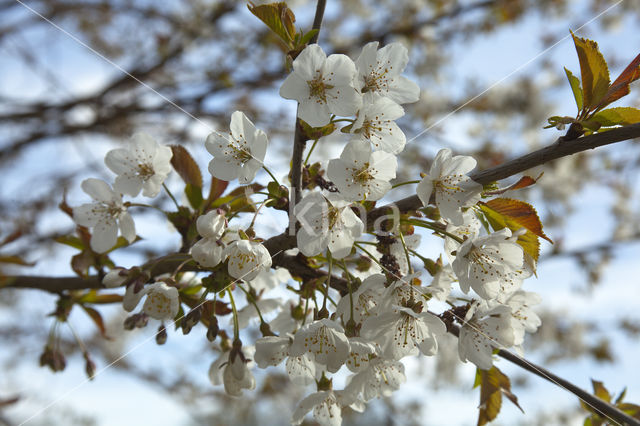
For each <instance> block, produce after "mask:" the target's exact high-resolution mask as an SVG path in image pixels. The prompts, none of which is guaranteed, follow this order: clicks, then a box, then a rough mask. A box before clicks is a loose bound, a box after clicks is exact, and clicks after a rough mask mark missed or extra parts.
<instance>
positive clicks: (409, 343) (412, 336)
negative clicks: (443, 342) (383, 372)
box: [360, 305, 446, 360]
mask: <svg viewBox="0 0 640 426" xmlns="http://www.w3.org/2000/svg"><path fill="white" fill-rule="evenodd" d="M445 332H446V327H445V325H444V323H443V322H442V321H441V320H440V319H439V318H438V317H436V316H435V315H433V314H430V313H428V312H415V311H414V310H413V309H411V308H407V307H404V306H397V305H393V306H392V307H391V308H390V309H387V310H385V311H383V312H380V313H378V315H377V316H373V317H370V318H367V320H366V321H365V322H364V324H362V328H361V330H360V333H361V335H362V336H363V337H365V338H369V339H374V340H375V341H376V342H378V343H379V344H380V346H381V348H382V350H383V356H384V358H386V359H389V360H399V359H401V358H403V357H405V356H407V355H415V354H417V352H418V350H419V351H420V352H422V353H423V354H424V355H434V354H435V353H436V352H437V351H438V341H437V338H438V336H441V335H443V334H444V333H445Z"/></svg>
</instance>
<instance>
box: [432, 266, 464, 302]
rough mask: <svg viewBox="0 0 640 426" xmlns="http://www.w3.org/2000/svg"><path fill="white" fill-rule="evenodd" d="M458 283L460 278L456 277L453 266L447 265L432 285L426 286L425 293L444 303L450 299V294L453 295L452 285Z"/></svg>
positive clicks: (435, 276) (435, 277)
mask: <svg viewBox="0 0 640 426" xmlns="http://www.w3.org/2000/svg"><path fill="white" fill-rule="evenodd" d="M456 281H458V277H456V275H455V273H454V272H453V268H451V265H450V264H447V265H444V266H443V267H442V268H441V269H440V270H439V271H438V272H436V274H435V275H434V276H433V280H432V281H431V284H429V285H428V286H426V287H425V288H424V291H425V293H429V294H431V295H432V296H433V297H435V298H436V299H438V300H440V301H443V302H444V301H445V300H447V298H448V297H449V293H451V284H453V283H454V282H456Z"/></svg>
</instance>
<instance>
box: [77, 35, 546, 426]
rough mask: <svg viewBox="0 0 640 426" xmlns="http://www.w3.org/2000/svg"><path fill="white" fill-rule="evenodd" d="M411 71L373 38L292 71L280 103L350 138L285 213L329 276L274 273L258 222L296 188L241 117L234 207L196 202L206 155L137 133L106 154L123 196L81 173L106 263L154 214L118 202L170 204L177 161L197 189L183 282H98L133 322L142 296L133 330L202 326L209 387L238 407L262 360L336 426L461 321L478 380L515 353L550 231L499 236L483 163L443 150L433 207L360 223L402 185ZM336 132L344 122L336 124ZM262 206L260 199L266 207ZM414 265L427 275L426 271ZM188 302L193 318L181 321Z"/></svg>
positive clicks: (303, 248) (233, 168)
mask: <svg viewBox="0 0 640 426" xmlns="http://www.w3.org/2000/svg"><path fill="white" fill-rule="evenodd" d="M407 62H408V52H407V49H406V48H405V47H404V46H402V45H401V44H399V43H392V44H389V45H387V46H384V47H382V48H380V49H379V48H378V43H376V42H373V43H369V44H368V45H366V46H365V47H364V48H363V50H362V53H361V54H360V56H359V57H358V58H357V59H356V60H355V61H353V60H352V59H351V58H349V57H348V56H345V55H329V56H326V55H325V53H324V52H323V51H322V48H321V47H320V46H318V45H315V44H313V45H310V46H308V47H306V48H305V49H304V50H302V51H301V52H300V54H299V55H298V56H297V58H296V59H295V60H294V61H293V63H292V68H293V71H292V72H291V74H290V75H289V76H288V77H287V78H286V79H285V81H284V83H283V84H282V87H281V89H280V94H281V96H283V97H284V98H286V99H293V100H296V101H297V102H298V105H299V115H298V119H299V120H300V122H301V126H302V127H303V128H305V129H311V130H310V131H307V132H306V135H305V138H306V139H313V140H315V141H316V142H317V141H318V139H319V136H317V135H318V134H321V135H327V134H330V133H332V132H338V131H341V133H343V134H344V135H345V136H344V138H345V145H344V149H343V151H342V153H341V155H340V157H339V158H335V159H331V160H330V161H328V163H326V169H325V168H323V167H322V164H320V163H316V164H314V165H311V166H310V165H308V164H306V162H305V164H301V163H300V162H301V159H298V163H297V164H296V160H295V159H294V162H293V167H305V169H306V170H307V171H309V173H311V170H313V173H315V174H316V177H317V178H318V179H316V180H315V181H314V180H312V179H307V180H306V181H304V182H303V187H302V188H301V190H302V191H303V194H301V195H302V198H301V201H300V202H299V203H298V204H295V205H294V206H293V208H289V211H290V214H291V215H292V216H293V218H294V223H295V222H297V226H296V227H295V229H294V231H295V232H296V238H295V240H296V247H295V248H293V249H291V250H290V253H289V254H290V255H296V253H297V256H296V257H295V259H296V261H298V262H302V263H304V264H305V265H308V266H311V267H313V268H321V267H323V266H326V272H325V273H324V274H321V275H320V276H319V277H315V278H308V277H300V276H297V274H295V273H293V274H289V272H288V271H287V265H280V266H283V268H280V269H274V270H271V266H272V256H275V255H277V254H278V253H269V251H268V250H267V248H266V247H265V245H264V244H263V243H264V240H263V239H261V238H260V237H258V236H257V235H256V230H255V229H254V224H255V223H256V221H259V220H260V213H261V209H263V208H276V209H277V208H280V209H281V210H284V208H283V206H282V198H283V196H285V198H288V196H289V189H288V188H287V187H286V186H282V185H280V183H279V182H278V181H277V180H276V178H275V177H273V174H272V173H271V172H270V171H269V170H268V169H267V168H266V167H265V166H264V164H263V162H264V158H265V153H266V150H267V146H268V138H267V135H266V134H265V133H264V132H263V131H261V130H259V129H257V128H256V127H255V125H254V124H253V123H252V122H251V121H250V120H249V119H248V118H247V117H246V116H245V114H243V113H242V112H239V111H236V112H234V113H233V114H232V115H231V123H230V132H229V133H228V134H222V133H218V132H214V133H212V134H211V135H210V136H209V137H208V138H207V140H206V143H205V146H206V148H207V150H208V151H209V152H210V153H211V154H212V155H213V159H211V161H210V163H209V168H208V170H209V172H210V174H211V176H212V177H213V181H212V182H225V184H224V187H226V185H227V183H226V182H228V181H233V180H236V179H237V180H238V183H239V184H240V185H244V186H240V187H238V190H234V191H232V192H231V194H233V193H236V194H237V195H236V196H235V197H231V196H227V197H223V194H222V192H224V188H223V189H222V192H221V193H219V194H216V198H215V199H208V200H206V201H207V202H203V200H202V199H201V198H202V197H200V198H198V197H193V182H195V180H194V179H193V178H192V177H191V178H189V177H187V178H185V176H188V175H189V173H185V172H184V170H183V168H182V169H181V166H179V165H178V164H184V163H185V161H186V162H187V163H189V161H191V163H193V164H192V165H190V166H189V167H191V169H192V170H191V172H193V168H194V167H195V168H197V165H195V162H194V161H193V160H192V159H191V157H190V156H188V154H185V153H184V152H183V151H181V150H172V148H170V147H167V146H161V145H159V144H158V143H157V142H155V141H154V140H153V139H152V138H151V137H150V136H148V135H145V134H138V135H135V136H134V137H133V138H132V140H131V143H130V144H129V147H128V148H121V149H115V150H113V151H111V152H109V153H108V154H107V155H106V158H105V163H106V164H107V166H108V167H109V168H110V169H111V170H112V171H114V172H115V173H116V174H117V177H116V179H115V182H114V184H113V187H111V186H110V185H109V184H108V183H106V182H104V181H100V180H97V179H87V180H86V181H85V182H83V184H82V188H83V189H84V191H85V192H86V193H87V194H89V195H90V196H91V197H92V198H93V199H94V202H93V203H90V204H84V205H81V206H79V207H76V208H75V209H73V217H74V219H75V221H76V223H77V224H78V225H79V226H80V227H88V228H91V236H90V247H91V249H92V250H93V251H94V252H96V253H97V254H100V253H105V252H109V251H111V250H112V249H114V247H116V248H117V246H116V244H117V243H118V239H117V234H118V229H119V230H120V233H121V234H122V236H123V237H124V239H125V240H126V241H125V242H124V243H123V244H124V245H126V244H127V243H133V242H134V241H135V240H136V233H135V225H134V222H133V219H132V216H131V215H130V213H129V211H128V209H129V207H131V206H144V205H143V204H135V203H131V202H124V201H123V198H122V197H123V195H129V196H137V195H138V194H139V193H140V192H141V191H142V195H144V196H146V197H156V196H158V194H159V193H160V190H161V189H162V187H163V184H164V180H165V179H166V177H167V176H168V174H169V172H170V170H171V166H172V165H173V166H174V168H176V170H178V172H179V173H180V174H181V176H182V177H183V179H185V182H186V183H187V188H186V189H185V192H188V191H192V192H191V193H189V192H188V193H187V196H188V198H189V195H191V198H189V202H190V204H191V208H189V207H186V206H180V205H178V204H177V202H176V206H177V208H178V212H177V213H176V214H177V216H175V215H176V214H174V213H167V217H169V219H170V220H171V221H172V222H173V223H174V225H176V228H177V230H178V231H179V232H180V233H181V234H182V236H183V242H184V243H185V244H186V245H184V246H183V249H182V250H181V251H182V252H183V253H177V254H176V256H181V257H180V259H182V262H181V263H180V265H179V266H178V267H177V268H176V269H175V270H174V271H173V273H169V274H164V275H158V276H153V274H151V273H150V271H148V270H145V268H129V269H124V268H113V269H111V271H110V272H108V273H107V274H106V276H105V278H104V280H103V283H104V285H105V286H107V287H118V286H125V287H126V291H125V294H124V298H123V307H124V309H125V310H127V311H129V312H133V311H135V310H136V308H137V306H138V305H139V303H140V301H141V300H142V298H143V297H144V298H145V301H144V303H143V305H142V308H141V310H140V311H139V312H138V313H134V314H133V315H132V316H131V317H129V318H128V319H127V321H125V327H126V328H134V327H143V326H145V325H147V323H148V319H149V318H152V319H155V320H159V321H162V324H161V325H160V328H159V332H158V335H157V341H158V343H164V341H165V340H166V337H167V335H166V327H165V324H164V323H165V322H166V321H170V322H171V321H172V322H176V323H178V324H179V325H180V326H181V328H182V330H183V332H184V333H188V332H190V331H191V329H192V328H193V327H194V326H196V325H198V324H200V323H202V324H204V325H205V327H206V330H207V331H206V336H207V338H208V339H209V340H211V341H215V340H216V339H219V341H220V349H221V355H220V357H219V359H218V360H216V361H214V362H213V363H212V364H211V368H210V370H209V376H210V379H211V382H212V383H213V384H216V385H217V384H224V388H225V390H226V391H227V393H228V394H230V395H233V396H240V395H242V392H243V389H253V388H254V387H255V385H256V382H255V378H254V376H253V373H252V368H253V367H254V366H255V365H257V366H258V367H260V368H266V367H269V366H277V365H280V364H282V363H284V365H285V368H286V371H287V373H288V375H289V377H290V379H291V381H292V382H293V383H295V384H298V385H301V386H309V385H312V384H314V385H315V389H314V391H313V392H312V393H311V394H309V395H308V396H307V397H306V398H304V399H303V400H302V401H301V402H300V404H299V405H298V408H297V409H296V410H295V412H294V413H293V417H292V422H293V423H294V424H299V423H301V422H302V421H303V419H304V417H305V415H306V414H307V413H308V412H309V411H312V412H313V416H314V418H315V419H316V421H318V422H319V423H320V424H327V425H335V424H340V423H341V410H342V408H343V407H351V408H352V409H355V410H358V411H362V410H363V409H364V407H365V403H366V402H367V401H370V400H371V399H373V398H379V397H385V396H389V395H390V394H391V393H392V392H394V391H396V390H397V389H399V388H400V386H401V384H402V383H403V382H404V381H405V380H406V377H405V373H404V365H403V363H402V359H403V358H405V357H408V356H415V355H418V354H423V355H426V356H434V355H436V354H437V353H438V342H439V340H440V339H441V338H442V336H443V335H444V334H445V333H446V332H447V330H448V328H451V327H454V323H457V324H459V325H460V326H461V328H460V332H459V340H458V350H459V354H460V359H461V360H462V361H470V362H472V363H474V364H476V365H477V367H478V368H479V369H482V370H489V369H491V368H492V364H493V354H494V351H495V350H496V349H500V348H511V347H515V348H516V349H518V350H521V349H520V348H521V346H520V345H521V344H522V343H523V341H524V336H525V332H530V333H531V332H535V331H536V329H537V328H538V326H539V325H540V320H539V318H538V317H537V316H536V314H535V313H534V312H533V311H532V310H531V306H532V305H535V304H537V303H539V301H540V300H539V297H538V296H537V295H535V294H533V293H530V292H525V291H523V290H522V289H521V287H522V283H523V281H524V280H525V279H526V278H528V277H529V276H531V275H532V273H533V272H534V270H535V261H536V256H537V251H532V250H531V244H532V237H533V240H535V242H536V243H537V236H538V235H539V233H538V234H533V233H532V231H531V230H530V229H528V228H527V224H519V223H518V222H509V223H506V222H505V223H504V224H503V225H502V226H500V225H499V223H498V222H499V221H497V220H496V217H495V215H496V214H500V209H498V208H496V207H495V206H493V204H490V202H484V201H481V200H482V199H483V198H485V199H486V198H489V197H490V191H488V190H485V189H486V188H485V187H483V186H482V185H480V184H478V183H476V182H474V181H473V180H472V179H470V178H469V176H468V174H469V173H470V172H471V171H472V170H473V169H474V168H475V166H476V161H475V160H474V159H473V158H471V157H468V156H453V155H452V153H451V151H450V150H448V149H442V150H441V151H440V152H438V154H437V155H436V157H435V160H434V162H433V164H432V165H431V168H430V170H428V173H426V174H423V177H422V179H421V180H419V181H414V182H406V183H403V184H412V183H417V184H418V185H417V187H416V193H417V195H418V197H419V199H420V200H421V201H422V203H423V205H424V208H422V209H418V210H415V211H410V212H400V213H398V214H395V215H391V216H390V217H388V218H386V219H385V220H382V221H381V222H379V224H378V225H379V226H374V227H371V226H367V224H366V218H367V213H368V212H369V211H370V210H371V209H372V208H373V206H374V205H375V202H376V201H378V200H380V199H381V198H383V197H385V196H386V195H387V193H388V192H389V191H390V190H392V188H393V186H392V184H391V181H392V180H393V179H394V178H395V177H396V169H397V157H396V156H398V155H400V154H401V152H402V151H403V149H404V146H405V143H406V138H405V135H404V133H403V132H402V130H401V129H400V128H399V126H398V125H397V124H396V123H395V120H396V119H398V118H400V117H401V116H402V115H403V114H404V110H403V107H402V104H404V103H409V102H415V101H417V100H418V97H419V89H418V86H417V85H416V84H415V83H413V82H412V81H410V80H409V79H407V78H405V77H404V76H402V75H401V73H402V71H403V70H404V68H405V67H406V65H407ZM340 123H346V124H345V125H344V126H343V127H342V128H341V129H340V130H339V129H338V126H339V125H340ZM314 146H315V144H314ZM311 150H313V147H312V148H311ZM308 154H309V155H307V159H308V158H309V157H310V154H311V152H309V153H308ZM174 155H177V156H180V158H173V156H174ZM174 160H175V161H174ZM261 167H264V168H265V169H266V170H267V172H269V174H270V175H271V177H272V179H273V181H272V182H270V183H269V185H267V188H268V192H260V191H258V192H253V190H249V188H252V187H251V185H249V184H251V183H252V181H253V180H254V179H255V177H256V174H257V172H258V170H259V169H260V168H261ZM181 171H182V173H181ZM199 173H200V172H199V170H198V173H197V174H198V175H199ZM191 175H193V173H191ZM318 182H322V184H321V185H319V184H317V183H318ZM189 185H191V187H190V186H189ZM213 185H214V184H213V183H212V186H213ZM165 188H166V187H165ZM260 188H264V187H262V186H260ZM243 189H244V192H242V191H243ZM489 189H493V190H494V191H495V186H492V187H490V188H489ZM167 191H168V189H167ZM212 192H213V188H212ZM498 192H499V191H498ZM169 195H170V196H171V198H172V199H174V201H175V198H174V197H173V195H171V194H170V193H169ZM260 197H265V198H264V199H261V200H256V198H260ZM291 198H292V199H291V200H289V201H288V202H289V203H293V202H294V201H293V197H291ZM194 200H195V201H194ZM218 200H221V201H220V202H218ZM237 200H240V201H241V202H240V203H239V204H238V202H237ZM501 200H503V201H504V200H507V199H501ZM222 201H224V202H222ZM285 201H286V200H285ZM507 201H514V200H507ZM523 204H524V203H523ZM487 206H492V209H490V208H489V207H487ZM289 207H291V206H289ZM487 209H489V210H487ZM531 210H532V208H531ZM531 210H528V211H527V212H528V213H531ZM243 212H250V213H253V215H254V216H253V220H252V221H251V224H250V225H249V226H248V227H246V228H245V229H240V228H238V227H233V226H231V225H230V222H231V221H232V220H233V219H234V218H236V217H237V216H238V214H240V213H243ZM172 214H173V215H174V216H171V215H172ZM533 214H534V215H535V211H533ZM502 217H503V218H505V217H507V216H505V215H504V214H503V216H502ZM176 218H179V219H181V220H183V222H180V221H179V220H177V219H176ZM536 219H537V216H536ZM185 220H186V222H187V223H186V225H185V224H184V221H185ZM514 223H515V225H514ZM421 228H424V229H428V230H430V231H432V232H433V234H432V236H433V238H438V239H440V241H441V243H442V248H443V255H441V256H440V257H439V258H437V259H435V260H434V259H428V258H426V257H424V256H422V255H421V254H420V244H421V235H420V234H419V233H417V229H421ZM87 232H89V231H88V230H87ZM540 232H541V231H540ZM542 236H544V234H542ZM536 247H537V246H536ZM186 253H189V254H186ZM443 259H446V260H447V261H448V263H445V261H444V260H443ZM416 260H418V261H420V262H421V263H422V266H423V267H420V268H418V267H416V266H415V263H416V262H415V261H416ZM185 265H189V266H190V268H189V269H191V270H196V271H199V272H201V273H200V274H198V275H196V276H195V278H193V277H188V278H187V277H186V274H185V273H184V272H182V271H181V269H182V268H183V267H185ZM335 271H339V272H340V274H341V275H342V276H341V277H339V276H336V272H335ZM423 272H427V273H428V275H429V276H430V277H431V282H430V283H429V284H428V285H423V280H425V278H424V277H423V276H422V274H423ZM292 275H293V276H292ZM292 280H295V281H297V282H299V286H298V288H295V287H294V286H293V285H292V284H291V282H292ZM338 280H339V281H342V282H343V283H346V286H342V287H341V291H339V292H338V291H336V290H335V288H334V286H335V283H336V282H337V281H338ZM295 281H293V282H295ZM285 283H287V287H286V288H287V289H289V290H291V292H290V294H291V296H289V297H288V298H284V299H283V298H282V297H271V296H270V294H274V295H275V294H278V295H280V294H282V293H283V288H284V287H283V285H284V284H285ZM455 283H458V288H459V290H460V292H457V291H456V289H455V288H454V284H455ZM332 284H333V286H332ZM276 288H277V289H278V290H276ZM211 296H213V297H211ZM241 301H243V302H241ZM443 306H444V307H443ZM432 307H433V309H432ZM185 308H188V309H190V310H189V311H188V312H186V313H185ZM438 310H439V311H440V313H436V311H438ZM225 315H230V317H231V321H230V322H229V327H230V329H231V332H230V333H227V327H226V326H225V325H224V323H222V322H221V321H220V320H219V318H221V317H223V316H225ZM255 317H258V319H259V322H260V327H259V329H260V331H261V333H262V336H263V337H261V338H259V339H258V340H257V341H255V342H251V344H247V343H245V342H243V340H246V337H244V334H245V333H244V331H243V330H245V329H246V328H247V327H248V326H249V324H250V320H251V318H255ZM231 333H233V337H231ZM341 371H344V372H348V373H349V376H348V377H347V380H346V386H345V387H344V389H341V390H337V389H334V388H333V375H335V374H342V373H340V372H341Z"/></svg>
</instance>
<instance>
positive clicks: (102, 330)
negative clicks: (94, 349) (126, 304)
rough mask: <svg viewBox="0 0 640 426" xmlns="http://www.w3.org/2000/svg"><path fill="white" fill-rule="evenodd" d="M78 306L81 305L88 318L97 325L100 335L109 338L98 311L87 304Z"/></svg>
mask: <svg viewBox="0 0 640 426" xmlns="http://www.w3.org/2000/svg"><path fill="white" fill-rule="evenodd" d="M80 306H82V309H84V311H85V312H86V313H87V315H89V318H91V320H92V321H93V323H94V324H95V325H96V327H98V330H100V334H101V335H102V337H104V338H105V339H109V336H107V328H106V327H105V326H104V321H103V320H102V315H100V312H98V311H97V310H95V309H93V308H91V307H89V306H85V305H80Z"/></svg>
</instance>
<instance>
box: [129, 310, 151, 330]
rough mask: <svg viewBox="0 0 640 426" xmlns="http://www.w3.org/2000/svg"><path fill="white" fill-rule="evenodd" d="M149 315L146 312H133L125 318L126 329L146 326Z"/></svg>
mask: <svg viewBox="0 0 640 426" xmlns="http://www.w3.org/2000/svg"><path fill="white" fill-rule="evenodd" d="M148 322H149V317H148V316H147V314H145V313H139V314H133V315H131V316H129V317H127V318H126V319H125V320H124V329H125V330H133V329H134V328H142V327H146V325H147V323H148Z"/></svg>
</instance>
